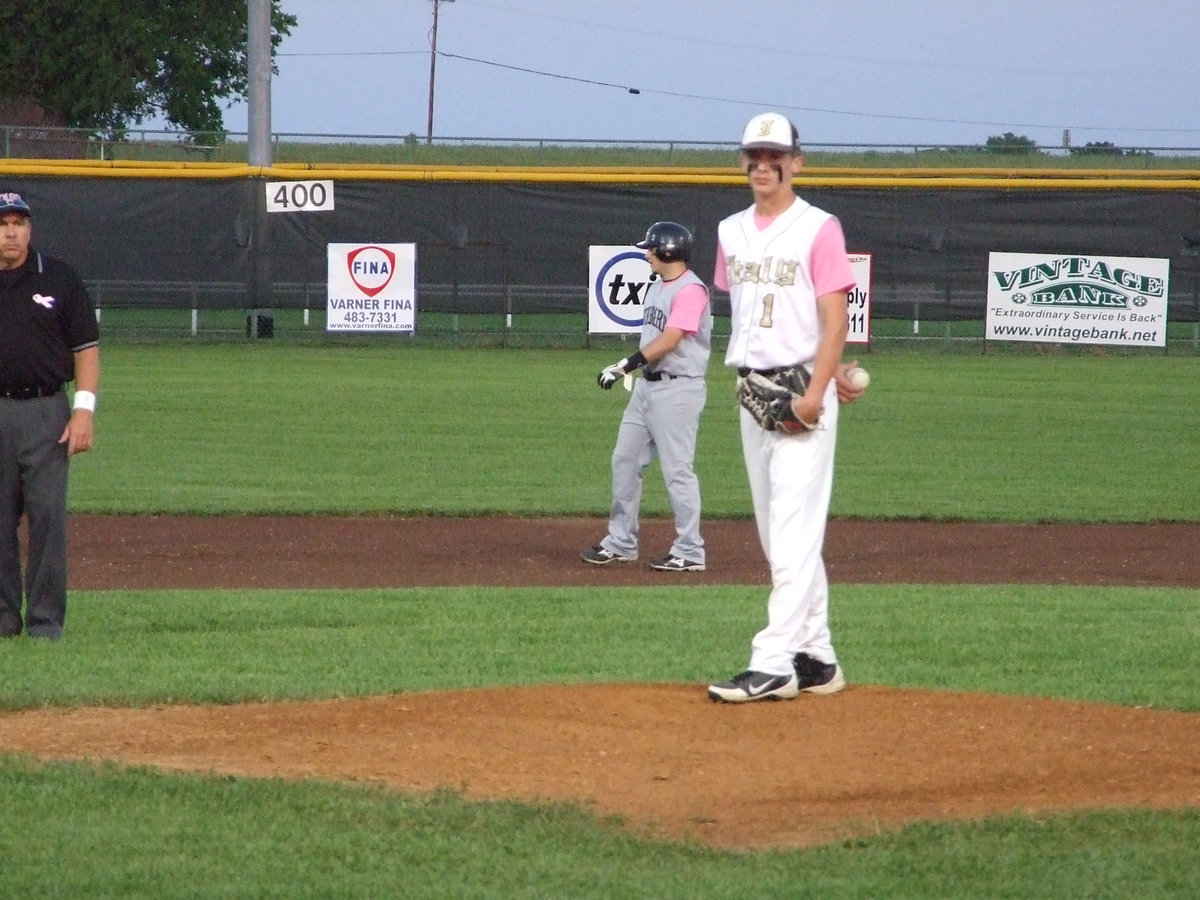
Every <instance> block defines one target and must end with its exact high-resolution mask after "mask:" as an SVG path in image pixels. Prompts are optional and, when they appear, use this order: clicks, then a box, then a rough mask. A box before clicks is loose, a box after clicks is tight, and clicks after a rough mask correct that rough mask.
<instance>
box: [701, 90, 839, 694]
mask: <svg viewBox="0 0 1200 900" xmlns="http://www.w3.org/2000/svg"><path fill="white" fill-rule="evenodd" d="M740 161H741V167H742V169H743V170H744V171H745V172H746V175H747V178H748V179H749V182H750V192H751V194H752V195H753V199H754V203H753V205H752V206H750V207H749V208H748V209H746V210H744V211H742V212H739V213H736V214H735V215H732V216H729V217H728V218H726V219H724V220H723V221H722V222H721V223H720V225H719V226H718V229H717V242H718V245H717V265H716V273H715V277H714V279H713V283H714V284H715V285H716V286H717V287H718V288H721V289H723V290H727V291H729V299H730V309H731V334H730V339H729V348H728V351H727V352H726V355H725V364H726V365H727V366H731V367H733V368H735V369H737V370H738V372H739V374H740V375H743V376H744V375H746V374H747V373H748V372H750V371H751V370H758V371H761V372H765V373H768V374H769V373H770V371H771V370H773V369H778V368H785V367H788V366H793V365H802V366H804V367H805V368H806V369H807V370H808V371H809V373H810V374H811V376H812V380H811V383H810V385H809V388H808V390H807V392H806V393H805V394H804V396H803V397H797V398H796V399H795V400H793V402H792V408H793V410H794V412H795V413H796V417H797V418H798V419H800V420H801V421H802V422H816V423H817V427H816V428H814V429H813V430H812V431H807V432H802V433H800V434H794V435H793V434H787V433H785V432H782V431H766V430H764V429H763V428H762V427H760V426H759V425H758V423H757V422H756V421H755V420H754V419H753V418H752V417H751V416H750V414H749V413H748V412H747V411H746V410H744V409H742V410H740V428H741V438H742V454H743V457H744V459H745V463H746V473H747V475H748V476H749V479H750V494H751V498H752V500H753V504H754V517H755V521H756V522H757V525H758V536H759V540H760V541H761V542H762V548H763V552H764V553H765V554H766V557H767V561H768V562H769V564H770V567H771V584H772V587H771V594H770V597H769V599H768V601H767V622H766V625H765V627H763V628H762V629H761V630H760V631H759V632H758V633H757V634H756V635H755V636H754V639H753V641H752V643H751V650H750V663H749V665H748V666H747V668H746V670H745V671H743V672H741V673H740V674H739V675H736V676H734V677H733V678H732V679H730V680H729V681H725V682H720V683H717V684H712V685H710V686H709V688H708V695H709V697H710V698H711V699H713V700H718V701H724V702H728V703H744V702H747V701H752V700H787V699H791V698H792V697H795V696H797V695H798V694H799V693H800V692H801V691H808V692H811V693H816V694H832V693H836V692H837V691H840V690H841V689H842V688H843V687H844V686H845V683H846V682H845V677H844V676H843V674H842V669H841V666H840V665H838V660H837V654H836V653H835V652H834V648H833V638H832V636H831V634H830V631H829V586H828V582H827V580H826V576H825V562H824V559H823V558H822V556H821V551H822V545H823V544H824V540H825V524H826V520H827V518H828V515H829V501H830V496H831V493H832V489H833V460H834V447H835V444H836V438H837V423H838V403H839V401H840V402H850V401H853V400H856V399H858V397H859V396H861V394H862V391H861V390H859V389H856V388H854V387H853V386H852V385H851V384H850V383H849V381H847V380H846V377H845V376H846V372H847V371H848V370H849V369H850V368H851V367H852V366H853V365H854V363H853V362H848V363H843V362H841V356H842V352H843V350H844V348H845V343H846V334H847V331H848V314H847V306H846V301H847V296H848V294H849V292H850V290H851V289H852V288H853V287H854V284H855V278H854V273H853V271H852V270H851V268H850V263H849V261H848V259H847V257H846V239H845V236H844V235H843V233H842V226H841V223H839V222H838V220H837V219H836V218H835V217H834V216H832V215H830V214H829V213H827V212H825V211H824V210H821V209H818V208H817V207H815V206H813V205H811V204H809V203H807V202H805V201H804V200H803V199H802V198H800V197H799V196H798V195H797V194H796V193H795V192H794V190H793V189H792V178H793V177H794V176H795V175H796V174H798V173H799V171H800V168H801V166H802V164H803V157H802V156H801V152H800V142H799V137H798V134H797V132H796V127H795V126H794V125H793V124H792V123H791V122H790V121H789V120H788V119H787V117H785V116H783V115H781V114H779V113H775V112H771V113H763V114H761V115H757V116H755V117H754V118H753V119H751V120H750V122H749V123H748V124H747V125H746V127H745V130H744V132H743V134H742V143H741V156H740Z"/></svg>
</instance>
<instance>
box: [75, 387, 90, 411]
mask: <svg viewBox="0 0 1200 900" xmlns="http://www.w3.org/2000/svg"><path fill="white" fill-rule="evenodd" d="M72 408H73V409H86V410H87V411H88V412H95V411H96V395H95V394H93V393H92V392H91V391H76V392H75V404H74V406H73V407H72Z"/></svg>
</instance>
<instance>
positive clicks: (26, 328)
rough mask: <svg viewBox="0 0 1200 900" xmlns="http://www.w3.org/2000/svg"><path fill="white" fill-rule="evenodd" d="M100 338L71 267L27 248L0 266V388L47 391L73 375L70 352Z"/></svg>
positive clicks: (92, 312)
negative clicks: (20, 260) (16, 260)
mask: <svg viewBox="0 0 1200 900" xmlns="http://www.w3.org/2000/svg"><path fill="white" fill-rule="evenodd" d="M99 342H100V328H99V326H98V325H97V323H96V309H95V307H94V306H93V305H92V300H91V297H89V296H88V292H87V288H85V287H84V286H83V281H82V280H80V278H79V275H78V274H76V272H75V270H74V269H72V268H71V267H70V266H69V265H67V264H66V263H65V262H62V261H61V260H57V259H54V258H53V257H50V256H43V255H42V254H40V253H37V252H36V251H34V250H33V249H32V248H30V250H29V256H28V257H27V258H26V260H25V264H24V265H23V266H21V267H20V268H19V269H4V270H0V391H14V390H24V389H27V388H41V389H43V390H46V391H51V390H53V389H55V388H56V387H59V386H61V385H63V384H65V383H66V382H69V381H73V380H74V378H75V353H76V352H78V351H80V350H86V349H87V348H88V347H93V346H96V345H97V344H99Z"/></svg>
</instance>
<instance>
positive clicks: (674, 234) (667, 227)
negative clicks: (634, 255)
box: [634, 222, 692, 262]
mask: <svg viewBox="0 0 1200 900" xmlns="http://www.w3.org/2000/svg"><path fill="white" fill-rule="evenodd" d="M634 246H635V247H637V248H638V249H640V250H653V251H654V255H655V256H657V257H658V258H659V259H661V260H662V261H663V262H675V261H676V260H681V261H683V262H687V261H688V260H689V259H691V257H692V233H691V232H690V231H688V230H687V229H686V228H684V227H683V226H682V225H680V224H679V223H678V222H655V223H654V224H653V225H651V226H650V227H649V228H648V229H647V230H646V237H645V238H644V239H642V240H640V241H638V242H637V243H636V244H634Z"/></svg>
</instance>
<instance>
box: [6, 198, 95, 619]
mask: <svg viewBox="0 0 1200 900" xmlns="http://www.w3.org/2000/svg"><path fill="white" fill-rule="evenodd" d="M31 233H32V217H31V214H30V211H29V204H28V203H26V202H25V200H24V199H23V198H22V197H21V195H20V194H14V193H0V637H15V636H17V635H19V634H20V633H21V631H22V630H24V631H25V632H26V633H27V634H29V635H30V636H32V637H39V638H49V639H51V640H56V639H57V638H59V637H61V636H62V630H63V621H64V619H65V618H66V614H67V461H68V460H69V458H70V457H72V456H74V455H75V454H76V453H82V452H84V451H85V450H88V449H90V448H91V446H92V415H93V413H94V412H95V409H96V389H97V387H98V386H99V383H100V343H99V341H100V329H99V327H98V325H97V323H96V311H95V308H94V307H93V305H92V301H91V298H90V297H88V293H87V290H86V289H85V288H84V286H83V282H82V281H81V280H80V278H79V276H78V275H77V274H76V273H75V270H74V269H72V268H71V267H70V266H69V265H67V264H66V263H64V262H61V261H59V260H57V259H53V258H52V257H49V256H44V255H42V254H41V253H38V252H37V251H36V250H34V249H32V247H31V246H30V236H31ZM71 381H74V382H75V388H76V390H75V399H74V403H73V406H74V408H73V409H72V408H71V405H69V404H68V403H67V394H66V391H65V388H66V385H67V383H68V382H71ZM22 514H23V515H24V516H25V517H26V522H27V524H28V530H29V553H28V559H27V565H26V568H25V573H24V574H25V577H24V584H23V585H22V577H21V547H20V539H19V536H18V528H19V525H20V521H21V516H22ZM22 587H24V599H25V600H26V606H25V614H24V617H22V614H21V610H22Z"/></svg>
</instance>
